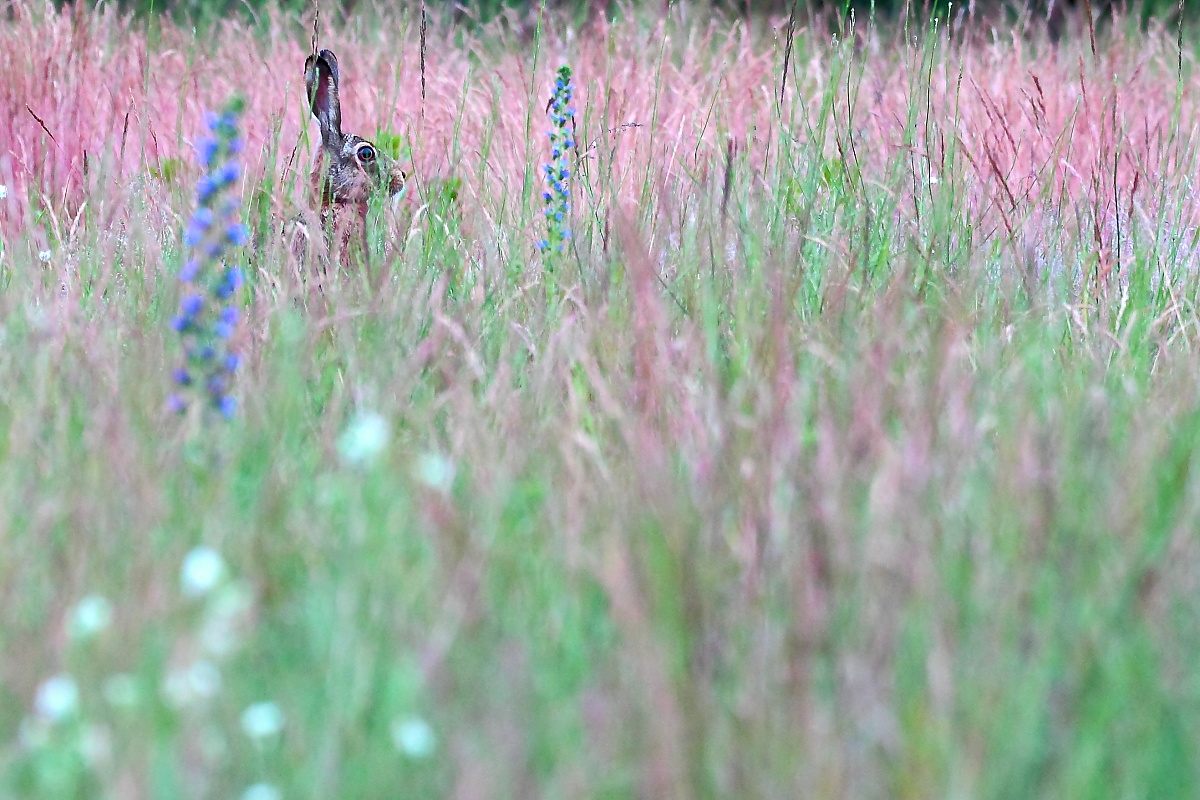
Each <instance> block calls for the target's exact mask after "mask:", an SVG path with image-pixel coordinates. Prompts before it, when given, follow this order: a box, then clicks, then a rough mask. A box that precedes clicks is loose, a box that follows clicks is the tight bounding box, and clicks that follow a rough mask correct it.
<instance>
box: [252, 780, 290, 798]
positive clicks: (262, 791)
mask: <svg viewBox="0 0 1200 800" xmlns="http://www.w3.org/2000/svg"><path fill="white" fill-rule="evenodd" d="M242 800H283V792H281V791H279V789H277V788H276V787H274V786H272V785H271V784H269V783H256V784H254V785H253V786H248V787H246V791H244V792H242Z"/></svg>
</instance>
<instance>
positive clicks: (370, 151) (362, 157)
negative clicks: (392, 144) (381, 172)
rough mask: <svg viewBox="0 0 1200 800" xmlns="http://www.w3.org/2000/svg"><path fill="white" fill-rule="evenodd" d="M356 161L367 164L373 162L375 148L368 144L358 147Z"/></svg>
mask: <svg viewBox="0 0 1200 800" xmlns="http://www.w3.org/2000/svg"><path fill="white" fill-rule="evenodd" d="M358 160H359V161H362V162H364V163H368V162H371V161H374V160H375V148H374V147H371V145H369V144H364V145H359V147H358Z"/></svg>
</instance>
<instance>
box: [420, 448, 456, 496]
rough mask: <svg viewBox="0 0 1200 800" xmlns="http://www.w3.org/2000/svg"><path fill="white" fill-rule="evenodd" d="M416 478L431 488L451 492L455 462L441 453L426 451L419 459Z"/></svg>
mask: <svg viewBox="0 0 1200 800" xmlns="http://www.w3.org/2000/svg"><path fill="white" fill-rule="evenodd" d="M415 473H416V478H417V480H419V481H420V482H421V483H423V484H425V485H426V486H428V487H429V488H430V489H436V490H437V491H439V492H449V491H450V489H451V488H452V487H453V486H454V473H455V469H454V462H453V461H451V460H450V459H448V458H446V457H445V456H443V455H441V454H440V453H424V454H422V455H421V457H420V458H418V459H417V466H416V470H415Z"/></svg>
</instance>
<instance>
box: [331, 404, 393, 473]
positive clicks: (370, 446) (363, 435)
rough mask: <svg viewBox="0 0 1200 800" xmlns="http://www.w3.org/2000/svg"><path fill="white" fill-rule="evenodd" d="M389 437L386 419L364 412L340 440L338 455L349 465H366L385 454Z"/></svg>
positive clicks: (343, 433)
mask: <svg viewBox="0 0 1200 800" xmlns="http://www.w3.org/2000/svg"><path fill="white" fill-rule="evenodd" d="M389 435H390V431H389V428H388V422H387V420H386V419H384V418H383V417H382V416H381V415H379V414H376V413H375V412H373V411H366V412H362V413H360V414H358V415H357V416H355V418H354V419H352V420H351V421H350V424H349V425H347V426H346V430H344V431H343V432H342V435H341V437H339V438H338V453H339V454H340V455H341V456H342V460H343V461H345V462H346V463H347V464H351V465H359V464H365V463H367V462H368V461H371V460H373V459H374V458H375V457H376V456H378V455H379V454H380V453H382V452H383V449H384V448H385V447H387V443H388V438H389Z"/></svg>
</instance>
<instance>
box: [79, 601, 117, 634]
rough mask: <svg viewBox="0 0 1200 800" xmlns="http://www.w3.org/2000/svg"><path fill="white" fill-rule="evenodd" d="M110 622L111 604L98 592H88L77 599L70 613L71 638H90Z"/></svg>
mask: <svg viewBox="0 0 1200 800" xmlns="http://www.w3.org/2000/svg"><path fill="white" fill-rule="evenodd" d="M111 624H112V604H110V603H109V602H108V601H107V600H105V599H104V598H103V597H101V596H100V595H98V594H90V595H88V596H87V597H85V598H83V599H82V600H80V601H79V605H77V606H75V611H74V613H73V614H72V615H71V624H70V633H71V638H73V639H80V640H83V639H91V638H92V637H94V636H96V635H97V634H99V633H100V632H101V631H103V630H104V629H105V628H107V627H108V626H109V625H111Z"/></svg>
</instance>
